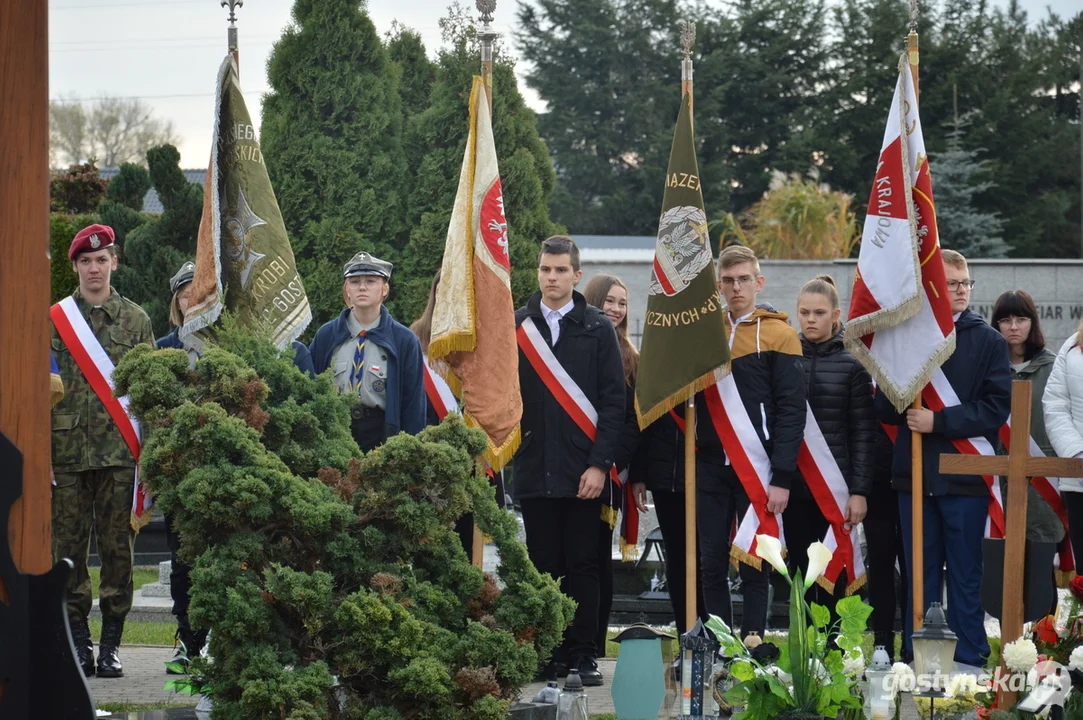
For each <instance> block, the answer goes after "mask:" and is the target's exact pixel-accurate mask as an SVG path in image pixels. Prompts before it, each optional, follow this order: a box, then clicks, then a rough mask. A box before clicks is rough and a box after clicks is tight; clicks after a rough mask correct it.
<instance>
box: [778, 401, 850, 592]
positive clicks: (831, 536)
mask: <svg viewBox="0 0 1083 720" xmlns="http://www.w3.org/2000/svg"><path fill="white" fill-rule="evenodd" d="M797 467H798V469H799V470H800V471H801V475H802V476H804V478H805V483H806V484H807V485H808V488H809V491H811V492H812V497H813V498H814V499H815V500H816V506H817V507H819V508H820V512H821V513H822V514H823V516H824V519H826V520H827V522H828V525H829V526H830V527H828V529H827V535H826V536H825V537H824V540H823V542H824V545H826V546H827V547H828V548H829V549H830V550H831V562H830V563H828V565H827V567H826V568H824V571H823V572H822V573H820V576H819V577H818V578H816V583H817V584H818V585H820V587H822V588H824V589H825V590H827V591H828V592H834V591H835V585H836V584H837V583H838V581H839V577H840V576H841V575H842V571H843V570H846V573H847V574H846V589H845V592H846V594H847V595H853V594H854V593H855V592H857V590H858V589H859V588H860V587H861V586H862V585H864V584H865V561H864V559H863V558H862V556H861V546H860V543H858V537H857V529H856V528H854V527H852V526H851V525H850V524H849V523H848V522H846V510H847V507H848V506H849V504H850V488H849V487H848V486H847V485H846V478H845V477H843V475H842V470H840V469H839V464H838V461H837V460H835V456H834V455H832V454H831V448H830V447H829V446H828V444H827V440H826V439H824V434H823V432H821V431H820V424H819V423H818V422H816V416H815V415H813V414H812V406H810V405H809V404H808V403H807V402H806V403H805V439H804V440H802V441H801V448H800V450H799V451H798V455H797ZM794 550H797V551H798V552H800V551H801V550H802V548H794Z"/></svg>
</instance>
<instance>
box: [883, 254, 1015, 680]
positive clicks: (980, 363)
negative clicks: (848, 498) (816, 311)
mask: <svg viewBox="0 0 1083 720" xmlns="http://www.w3.org/2000/svg"><path fill="white" fill-rule="evenodd" d="M941 254H942V257H943V262H944V275H945V277H946V279H947V283H948V288H949V289H948V296H949V297H950V298H951V310H952V315H953V318H954V321H955V352H954V353H952V355H951V357H949V358H948V359H947V360H946V361H945V362H944V364H943V365H942V366H941V368H940V370H941V371H942V372H943V374H944V377H945V378H946V379H947V381H948V383H949V384H950V385H951V388H952V390H953V391H954V394H955V395H956V396H957V398H958V402H956V403H954V404H951V403H952V400H953V399H949V398H941V399H942V400H943V401H944V404H945V405H946V407H944V408H943V409H942V410H938V411H933V410H930V409H928V408H925V407H922V408H920V409H917V408H911V409H909V410H907V411H906V412H905V413H899V412H898V411H897V410H895V408H894V406H892V404H891V402H890V401H889V400H887V398H886V397H885V396H884V395H883V393H878V394H877V396H876V400H875V405H876V409H877V413H878V414H879V416H880V420H881V421H882V422H884V423H888V424H892V425H898V426H900V428H899V433H898V437H897V438H896V441H895V453H894V458H893V463H892V475H893V478H892V485H893V486H894V487H895V489H896V490H897V491H898V493H899V516H900V518H901V520H902V528H903V543H904V545H905V546H906V557H907V561H908V563H910V564H911V565H912V563H913V560H912V558H913V549H912V547H911V544H912V531H911V528H912V512H911V508H912V505H911V502H912V501H911V496H910V479H911V466H910V462H911V459H910V436H911V432H908V431H913V432H919V433H922V434H923V435H924V440H923V444H922V458H923V460H922V465H923V471H924V482H925V484H924V487H923V493H924V496H925V499H924V503H923V517H924V523H925V525H924V528H925V534H924V538H923V547H924V552H925V566H924V567H923V568H918V569H916V570H915V569H914V568H913V567H911V571H915V572H923V573H924V577H925V597H924V598H923V600H924V602H923V604H922V605H920V607H921V611H922V614H924V613H925V611H926V610H928V607H929V605H930V603H932V602H934V601H937V602H938V601H939V600H940V599H941V593H942V590H943V587H944V585H945V580H946V584H947V590H948V625H949V626H950V627H951V630H952V631H953V632H954V633H955V634H956V635H957V636H958V638H959V640H958V644H957V645H956V648H955V661H956V662H958V663H960V664H965V665H971V666H974V667H984V666H985V661H986V659H987V658H988V657H989V641H988V639H987V637H986V634H985V611H984V610H983V609H982V605H981V599H980V592H981V582H982V540H983V538H984V536H985V523H986V520H987V519H988V517H989V488H988V486H986V484H985V480H984V479H983V478H982V477H981V476H980V475H942V474H941V473H940V456H941V455H942V454H956V453H958V452H959V450H958V449H957V448H956V446H955V445H954V444H953V442H952V441H954V440H962V439H965V438H972V437H977V436H981V437H984V438H986V439H987V440H988V441H989V443H990V444H991V445H993V446H994V447H995V446H996V445H997V443H998V442H999V432H1000V428H1001V426H1003V425H1004V423H1005V422H1006V421H1007V419H1008V413H1009V412H1010V409H1011V378H1010V374H1009V372H1010V368H1009V364H1008V348H1007V343H1006V342H1005V340H1004V337H1003V336H1001V334H1000V333H998V332H996V331H995V330H993V328H991V327H989V325H987V324H986V323H985V321H984V320H982V318H981V316H980V315H978V314H976V313H974V312H972V311H971V310H969V309H968V307H969V305H970V289H971V288H972V287H973V285H974V282H973V281H972V280H971V279H970V272H969V268H968V266H967V262H966V258H964V257H963V256H962V255H960V254H959V253H957V252H955V251H954V250H943V251H941ZM945 564H946V566H947V574H946V577H945V572H944V567H945ZM912 602H922V599H917V598H912ZM912 619H913V613H907V614H906V634H905V636H904V638H905V639H904V643H903V647H904V652H906V653H910V652H912V645H911V634H912V630H913V623H912Z"/></svg>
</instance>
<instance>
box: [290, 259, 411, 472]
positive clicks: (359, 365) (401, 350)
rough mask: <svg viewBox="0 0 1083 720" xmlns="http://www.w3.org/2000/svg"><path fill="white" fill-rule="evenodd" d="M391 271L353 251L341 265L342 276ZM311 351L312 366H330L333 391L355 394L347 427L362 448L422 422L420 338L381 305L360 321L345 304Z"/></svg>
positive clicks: (320, 368)
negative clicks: (367, 319)
mask: <svg viewBox="0 0 1083 720" xmlns="http://www.w3.org/2000/svg"><path fill="white" fill-rule="evenodd" d="M391 271H392V265H391V263H389V262H386V261H384V260H380V259H379V258H377V257H373V256H372V255H370V254H369V253H366V252H359V253H357V254H356V255H354V256H353V257H352V258H351V259H350V261H349V262H348V263H346V266H345V267H344V268H343V280H347V279H349V278H352V277H361V276H375V277H381V278H384V279H385V280H389V279H390V278H391ZM311 351H312V361H313V365H314V367H315V371H316V372H317V373H321V372H323V371H324V370H328V369H330V370H331V371H332V373H333V379H334V382H335V385H336V386H337V387H338V389H339V391H341V392H343V393H345V394H347V395H353V396H356V398H357V400H356V402H355V403H354V405H353V407H352V408H351V416H352V430H353V437H354V440H355V441H357V444H358V445H359V446H360V447H361V449H362V450H364V451H365V452H368V451H369V450H372V449H373V448H375V447H376V446H378V445H380V444H382V443H383V441H384V440H385V439H387V438H388V437H389V436H391V435H395V434H397V433H398V432H399V431H400V430H401V431H405V432H408V433H411V434H414V433H418V432H420V431H421V430H422V428H424V427H425V414H426V408H427V402H426V400H425V390H424V376H423V371H424V370H423V364H422V363H423V360H422V355H421V343H420V342H419V341H418V339H417V337H416V336H415V335H414V334H413V333H412V332H411V331H410V330H409V329H408V328H407V327H405V326H404V325H402V324H400V323H399V322H397V321H396V320H395V319H394V318H393V317H391V313H390V312H388V310H387V308H386V307H382V306H381V308H380V315H379V317H377V318H376V320H374V321H372V322H370V323H366V324H363V323H361V321H359V320H358V319H357V316H356V315H354V313H353V311H352V309H350V308H347V309H346V310H344V311H343V312H342V313H341V314H340V315H339V317H338V318H336V319H334V320H331V321H330V322H328V323H325V324H324V325H323V327H321V328H320V329H319V331H318V332H317V333H316V337H315V339H313V341H312V347H311Z"/></svg>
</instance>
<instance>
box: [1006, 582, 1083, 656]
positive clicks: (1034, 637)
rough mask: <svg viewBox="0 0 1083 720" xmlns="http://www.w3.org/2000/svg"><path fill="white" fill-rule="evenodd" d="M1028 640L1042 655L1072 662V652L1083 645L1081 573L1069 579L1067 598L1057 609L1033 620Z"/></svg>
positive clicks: (1037, 652)
mask: <svg viewBox="0 0 1083 720" xmlns="http://www.w3.org/2000/svg"><path fill="white" fill-rule="evenodd" d="M1027 642H1030V643H1031V644H1032V645H1033V646H1034V652H1035V654H1037V655H1039V656H1041V658H1042V659H1044V660H1052V661H1054V662H1057V663H1060V664H1061V665H1063V666H1065V667H1070V666H1071V664H1072V655H1073V653H1074V652H1075V651H1076V650H1078V649H1079V648H1080V647H1081V646H1083V577H1076V578H1074V579H1073V580H1072V582H1071V585H1070V586H1069V593H1068V596H1067V599H1066V601H1065V602H1062V603H1061V606H1059V607H1058V610H1057V612H1055V613H1054V614H1052V615H1047V616H1046V617H1044V618H1042V619H1041V620H1039V621H1038V622H1036V623H1034V626H1033V628H1032V630H1031V637H1030V638H1029V639H1028V640H1027ZM1011 645H1015V643H1011ZM1009 647H1010V646H1009ZM1005 659H1007V655H1005ZM1035 662H1037V661H1035ZM1035 662H1032V663H1031V666H1033V665H1034V664H1035ZM1076 669H1079V668H1076Z"/></svg>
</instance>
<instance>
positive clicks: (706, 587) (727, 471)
mask: <svg viewBox="0 0 1083 720" xmlns="http://www.w3.org/2000/svg"><path fill="white" fill-rule="evenodd" d="M748 505H749V502H748V496H747V495H745V491H744V488H742V487H741V482H740V480H738V479H737V474H736V473H735V472H734V471H733V468H732V467H730V466H729V465H719V464H717V463H714V462H710V461H707V462H705V461H704V460H703V458H702V457H700V458H698V459H697V462H696V526H697V527H698V528H699V533H698V534H699V544H700V553H699V559H700V570H701V573H702V580H703V600H704V602H705V603H706V605H707V611H708V612H709V613H711V614H712V615H717V616H718V617H720V618H722V619H723V620H724V621H725V622H726V624H727V625H729V626H730V627H733V606H732V605H731V603H730V585H729V570H730V530H731V529H732V528H733V521H734V519H735V518H740V517H743V516H744V513H745V511H746V510H747V509H748ZM739 572H740V575H741V594H742V597H743V599H744V605H743V607H744V614H743V617H742V619H741V637H745V636H747V635H748V634H749V633H752V632H756V633H759V635H760V637H763V635H764V631H765V630H766V629H767V601H768V594H769V587H768V576H767V572H768V570H767V564H766V563H764V569H762V570H757V569H756V568H754V567H752V566H750V565H747V564H746V563H740V568H739Z"/></svg>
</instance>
